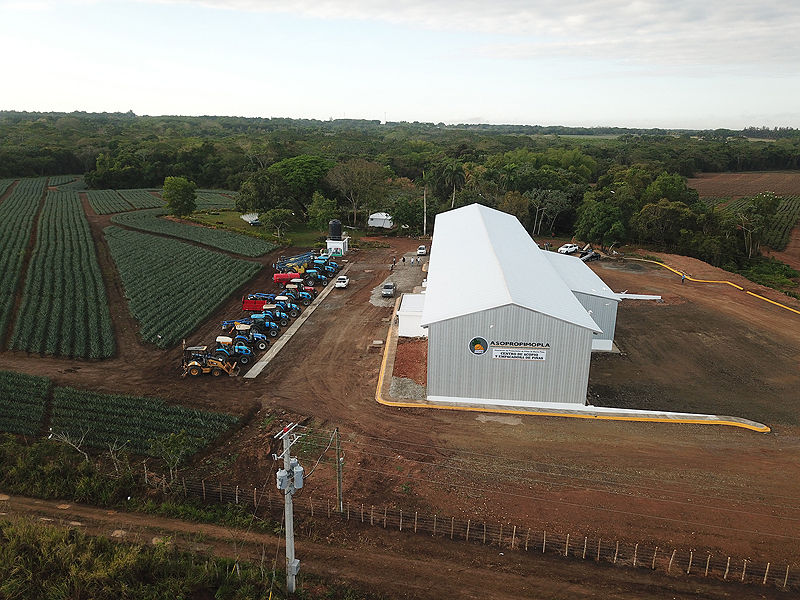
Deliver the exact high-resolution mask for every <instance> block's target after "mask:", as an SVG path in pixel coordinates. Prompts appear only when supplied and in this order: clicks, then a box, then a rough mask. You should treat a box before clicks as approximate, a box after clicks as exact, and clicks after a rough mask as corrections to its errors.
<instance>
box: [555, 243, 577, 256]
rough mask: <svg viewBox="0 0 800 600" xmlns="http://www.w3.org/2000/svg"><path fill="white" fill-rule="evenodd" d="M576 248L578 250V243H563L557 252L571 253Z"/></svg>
mask: <svg viewBox="0 0 800 600" xmlns="http://www.w3.org/2000/svg"><path fill="white" fill-rule="evenodd" d="M578 250H580V246H578V244H564V245H563V246H561V248H559V249H558V252H559V254H572V253H573V252H577V251H578Z"/></svg>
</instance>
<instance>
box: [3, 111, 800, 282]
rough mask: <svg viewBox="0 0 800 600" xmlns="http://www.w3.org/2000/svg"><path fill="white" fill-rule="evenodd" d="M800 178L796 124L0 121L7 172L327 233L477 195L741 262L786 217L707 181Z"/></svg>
mask: <svg viewBox="0 0 800 600" xmlns="http://www.w3.org/2000/svg"><path fill="white" fill-rule="evenodd" d="M796 169H800V131H799V130H795V129H792V128H780V129H778V128H776V129H766V128H761V129H757V128H748V129H746V130H742V131H731V130H714V131H668V130H635V129H624V128H575V127H542V126H517V125H466V124H465V125H445V124H443V123H438V124H434V123H417V122H414V123H406V122H403V123H392V122H388V123H381V122H379V121H361V120H330V121H316V120H292V119H257V118H241V117H170V116H166V117H149V116H137V115H135V114H133V113H132V112H129V113H101V114H96V113H95V114H92V113H82V112H75V113H22V112H9V111H6V112H0V178H11V177H29V176H42V175H62V174H83V175H84V176H85V181H86V183H87V185H88V186H89V187H90V188H94V189H131V188H153V187H159V188H160V187H162V186H163V184H164V181H165V179H166V178H167V177H182V178H185V179H186V180H188V181H191V182H193V183H194V184H196V185H197V186H198V187H200V188H214V189H222V190H230V191H234V192H239V194H238V196H237V207H238V208H239V209H240V210H241V211H243V212H245V211H255V212H260V213H262V214H265V215H268V214H269V213H270V212H271V211H278V212H276V213H275V215H276V218H278V217H279V218H281V219H285V218H287V217H288V215H291V216H292V218H294V219H296V220H298V221H303V222H310V223H312V224H318V225H323V224H324V223H327V220H328V219H330V218H331V217H333V216H338V217H340V218H343V219H346V220H347V221H348V222H349V223H350V224H352V225H356V224H361V223H363V222H364V220H365V217H366V215H368V214H369V213H370V212H373V211H378V210H383V211H387V212H389V213H390V214H392V215H393V217H394V220H395V222H396V223H397V224H399V225H403V226H405V231H407V232H408V233H411V234H420V233H423V231H422V229H423V203H424V204H425V205H426V207H427V212H428V231H427V232H426V233H429V232H430V224H431V223H432V218H431V216H432V215H435V214H436V213H437V212H441V211H443V210H448V209H450V208H452V207H457V206H463V205H466V204H470V203H473V202H479V203H482V204H486V205H488V206H492V207H495V208H498V209H500V210H504V211H506V212H509V213H512V214H515V215H516V216H518V217H519V219H520V221H521V222H522V223H523V224H524V225H525V226H526V227H527V228H528V230H529V231H531V233H532V234H533V235H534V236H537V235H542V234H549V233H550V232H557V233H562V234H564V233H566V234H570V235H571V234H576V235H577V236H578V237H579V238H580V239H582V240H587V241H590V242H593V243H597V244H601V245H603V246H606V247H608V246H612V245H614V244H622V243H625V242H630V241H636V242H643V243H650V244H653V245H654V246H658V247H661V248H664V249H667V250H670V251H672V252H680V253H685V254H689V255H692V256H696V257H698V258H701V259H703V260H706V261H708V262H710V263H712V264H715V265H722V266H727V267H731V268H735V267H741V266H742V264H743V263H744V262H746V261H748V260H752V259H753V258H754V257H757V256H758V253H759V246H760V240H761V236H762V234H763V231H764V227H765V226H766V225H765V224H766V223H768V222H769V221H770V219H772V218H773V217H774V215H775V213H776V211H777V210H778V199H776V198H775V197H773V196H770V195H769V194H766V195H760V196H758V197H757V198H754V199H752V201H750V202H746V203H740V204H741V206H740V207H739V209H738V212H735V213H730V212H727V213H726V212H724V211H719V210H715V208H714V206H708V205H706V204H705V203H703V202H700V201H699V198H698V196H697V193H696V192H695V191H694V190H692V189H690V188H688V187H687V185H686V178H687V177H691V176H693V175H695V174H697V173H701V172H727V171H753V170H796Z"/></svg>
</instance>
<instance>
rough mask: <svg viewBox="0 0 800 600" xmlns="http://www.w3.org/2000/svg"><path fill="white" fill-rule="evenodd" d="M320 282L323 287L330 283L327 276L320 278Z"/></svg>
mask: <svg viewBox="0 0 800 600" xmlns="http://www.w3.org/2000/svg"><path fill="white" fill-rule="evenodd" d="M319 282H320V284H321V285H322V287H325V286H326V285H328V279H327V278H325V279H320V281H319Z"/></svg>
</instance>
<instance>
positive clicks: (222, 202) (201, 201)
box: [195, 191, 236, 210]
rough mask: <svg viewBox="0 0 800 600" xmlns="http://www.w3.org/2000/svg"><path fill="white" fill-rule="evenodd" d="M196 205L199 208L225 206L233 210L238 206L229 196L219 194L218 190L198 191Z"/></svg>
mask: <svg viewBox="0 0 800 600" xmlns="http://www.w3.org/2000/svg"><path fill="white" fill-rule="evenodd" d="M195 205H196V206H197V208H198V209H209V208H225V209H229V210H233V209H234V208H236V202H235V201H234V200H232V199H231V198H228V197H227V196H223V195H222V194H218V193H217V192H204V191H201V192H197V200H196V202H195Z"/></svg>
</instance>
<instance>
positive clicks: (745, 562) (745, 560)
mask: <svg viewBox="0 0 800 600" xmlns="http://www.w3.org/2000/svg"><path fill="white" fill-rule="evenodd" d="M746 571H747V559H746V558H745V559H744V565H743V566H742V583H744V574H745V572H746Z"/></svg>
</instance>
